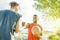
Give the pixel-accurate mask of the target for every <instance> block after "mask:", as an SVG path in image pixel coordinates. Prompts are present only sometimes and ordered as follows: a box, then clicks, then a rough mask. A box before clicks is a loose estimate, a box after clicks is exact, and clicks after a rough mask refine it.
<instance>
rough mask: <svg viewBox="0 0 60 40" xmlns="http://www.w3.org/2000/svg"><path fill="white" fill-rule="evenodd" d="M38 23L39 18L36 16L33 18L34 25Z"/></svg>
mask: <svg viewBox="0 0 60 40" xmlns="http://www.w3.org/2000/svg"><path fill="white" fill-rule="evenodd" d="M37 21H38V16H37V15H36V14H35V15H34V16H33V23H37Z"/></svg>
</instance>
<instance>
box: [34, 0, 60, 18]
mask: <svg viewBox="0 0 60 40" xmlns="http://www.w3.org/2000/svg"><path fill="white" fill-rule="evenodd" d="M35 1H36V3H35V4H34V7H35V8H36V9H37V10H39V11H40V10H42V9H43V11H44V10H46V8H47V10H48V9H49V12H46V13H47V14H48V15H47V16H49V15H50V16H52V17H53V18H54V17H56V18H60V0H35ZM46 13H45V14H46ZM44 17H45V16H44Z"/></svg>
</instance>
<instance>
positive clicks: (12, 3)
mask: <svg viewBox="0 0 60 40" xmlns="http://www.w3.org/2000/svg"><path fill="white" fill-rule="evenodd" d="M10 7H11V9H13V10H14V11H18V9H19V4H18V3H16V2H14V1H13V2H10Z"/></svg>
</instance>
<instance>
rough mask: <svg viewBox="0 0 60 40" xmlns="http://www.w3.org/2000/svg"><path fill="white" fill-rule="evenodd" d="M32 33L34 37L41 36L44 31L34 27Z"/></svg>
mask: <svg viewBox="0 0 60 40" xmlns="http://www.w3.org/2000/svg"><path fill="white" fill-rule="evenodd" d="M31 32H32V34H33V35H40V34H41V32H42V31H41V29H40V27H39V26H34V27H32V30H31Z"/></svg>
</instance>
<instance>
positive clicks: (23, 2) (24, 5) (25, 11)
mask: <svg viewBox="0 0 60 40" xmlns="http://www.w3.org/2000/svg"><path fill="white" fill-rule="evenodd" d="M11 1H16V2H17V3H19V4H20V10H19V11H18V13H19V14H22V18H21V21H22V22H26V23H31V22H32V17H33V15H34V14H37V15H38V17H39V21H38V23H39V24H40V25H41V26H42V27H43V29H44V30H50V31H52V30H53V31H54V29H53V28H52V26H54V24H55V22H54V24H53V23H50V24H49V23H47V22H45V21H43V18H42V12H38V11H37V10H36V9H35V8H34V7H33V4H34V3H35V1H34V0H0V10H4V9H9V8H10V7H9V3H10V2H11ZM56 22H57V21H56ZM58 22H59V21H58ZM58 22H57V24H58Z"/></svg>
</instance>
